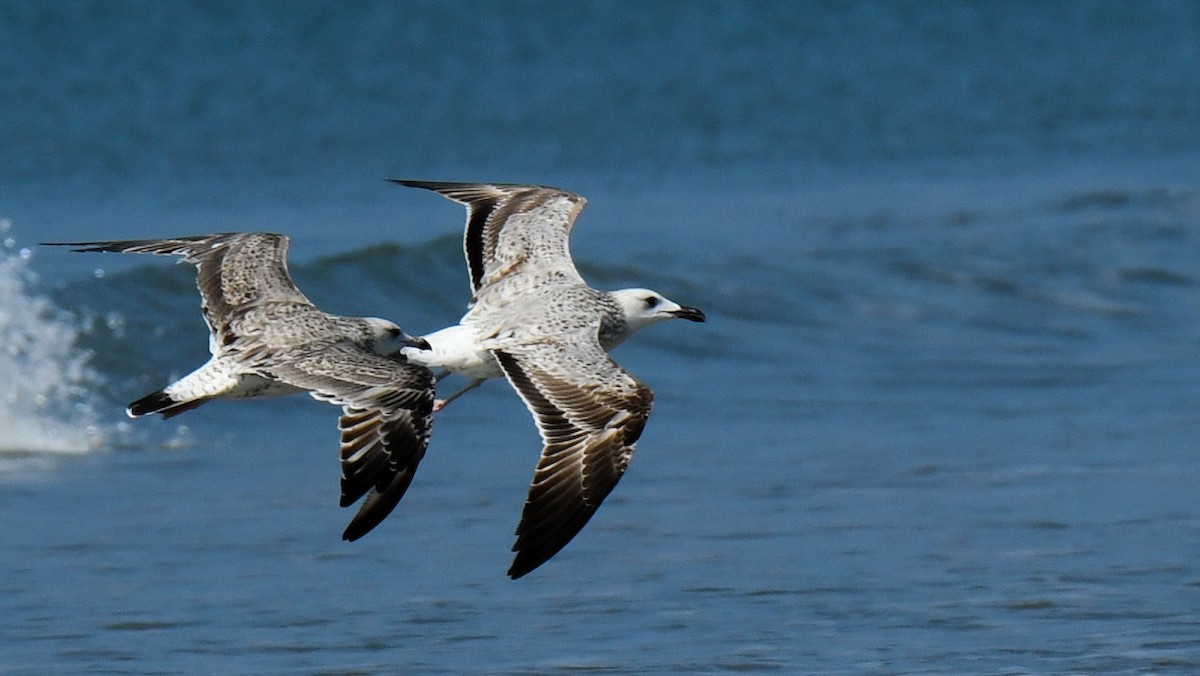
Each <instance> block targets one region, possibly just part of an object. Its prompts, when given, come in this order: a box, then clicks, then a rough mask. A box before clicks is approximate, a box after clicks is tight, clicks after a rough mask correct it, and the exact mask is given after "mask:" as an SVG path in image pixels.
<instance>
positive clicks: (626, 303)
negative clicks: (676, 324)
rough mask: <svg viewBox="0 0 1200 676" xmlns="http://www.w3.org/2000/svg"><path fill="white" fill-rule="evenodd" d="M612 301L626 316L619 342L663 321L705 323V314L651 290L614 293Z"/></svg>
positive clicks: (628, 290)
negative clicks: (676, 320)
mask: <svg viewBox="0 0 1200 676" xmlns="http://www.w3.org/2000/svg"><path fill="white" fill-rule="evenodd" d="M609 295H611V296H612V299H613V300H615V301H617V305H619V306H621V311H622V312H623V313H624V314H625V330H624V331H623V332H622V333H623V335H622V336H621V337H620V339H619V340H624V339H625V338H626V337H628V336H630V335H632V334H634V333H636V332H638V331H640V330H642V329H644V328H646V327H647V326H650V325H651V324H657V323H659V322H661V321H666V320H668V319H686V320H688V321H691V322H702V321H704V313H703V312H701V311H700V310H697V309H696V308H694V307H688V306H686V305H680V304H679V303H676V302H675V301H672V300H669V299H667V298H666V297H665V296H663V295H662V294H661V293H658V292H657V291H651V290H650V289H621V290H620V291H613V292H612V293H611V294H609Z"/></svg>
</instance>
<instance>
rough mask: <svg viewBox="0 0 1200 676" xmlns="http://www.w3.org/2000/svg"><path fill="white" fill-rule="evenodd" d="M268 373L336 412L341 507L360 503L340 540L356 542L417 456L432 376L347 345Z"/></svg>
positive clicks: (392, 499) (386, 509) (398, 492)
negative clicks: (339, 412) (340, 411)
mask: <svg viewBox="0 0 1200 676" xmlns="http://www.w3.org/2000/svg"><path fill="white" fill-rule="evenodd" d="M270 372H271V375H272V376H273V377H276V378H278V379H279V380H281V381H283V382H285V383H288V384H290V385H294V386H296V387H301V388H304V389H307V390H310V391H311V392H312V395H313V396H314V397H316V398H317V399H321V400H323V401H328V402H331V403H334V404H338V405H340V406H342V409H343V415H342V416H341V417H340V418H339V420H338V427H339V429H340V431H341V443H340V453H341V458H342V497H341V505H342V506H343V507H347V506H349V505H351V504H354V502H356V501H357V500H358V499H359V498H361V497H362V496H363V495H364V494H365V495H366V496H367V499H366V500H365V501H364V502H363V504H362V506H361V507H360V508H359V511H358V513H357V514H355V516H354V517H353V519H351V521H350V524H349V525H348V526H347V528H346V531H345V533H344V534H343V538H345V539H347V540H356V539H358V538H360V537H362V536H363V535H365V534H366V533H368V532H369V531H370V530H371V529H372V528H374V527H375V526H377V525H378V524H379V523H381V522H382V521H383V520H384V518H386V517H387V516H388V514H390V513H391V512H392V510H393V509H395V507H396V505H397V504H399V502H400V499H401V498H402V497H404V493H405V492H406V491H407V489H408V485H409V484H410V483H411V482H412V477H413V475H414V474H415V473H416V470H417V465H418V464H420V462H421V459H422V458H424V457H425V450H426V448H427V447H428V445H429V437H430V432H431V429H432V425H433V400H434V378H433V374H432V373H431V372H430V371H429V370H428V369H426V368H423V367H420V366H416V365H414V364H409V363H406V362H405V361H403V360H402V359H401V358H398V357H386V356H382V355H377V354H374V353H371V352H367V351H365V350H363V349H362V348H361V347H359V346H357V345H354V344H351V343H348V342H347V343H342V344H339V345H334V346H330V347H325V348H322V349H321V350H319V351H313V353H312V354H311V355H310V356H307V357H305V356H298V357H297V358H294V359H290V360H288V361H287V362H284V363H281V364H279V365H276V366H272V367H271V369H270Z"/></svg>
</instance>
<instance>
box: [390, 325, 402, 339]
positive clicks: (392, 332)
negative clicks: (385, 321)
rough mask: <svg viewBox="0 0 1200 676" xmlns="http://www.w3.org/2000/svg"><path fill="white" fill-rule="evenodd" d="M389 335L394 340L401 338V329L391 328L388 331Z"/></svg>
mask: <svg viewBox="0 0 1200 676" xmlns="http://www.w3.org/2000/svg"><path fill="white" fill-rule="evenodd" d="M387 334H388V335H389V336H391V337H392V338H399V337H400V327H398V326H389V327H388V329H387Z"/></svg>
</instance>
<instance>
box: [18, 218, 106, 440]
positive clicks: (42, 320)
mask: <svg viewBox="0 0 1200 676" xmlns="http://www.w3.org/2000/svg"><path fill="white" fill-rule="evenodd" d="M11 230H12V224H11V222H10V221H7V220H0V238H2V239H3V241H2V243H0V244H2V246H0V383H3V384H4V386H3V387H2V388H0V430H4V432H3V434H0V452H5V453H14V452H15V453H71V452H83V451H87V450H89V449H91V448H94V447H96V446H98V445H99V444H100V443H101V441H102V437H103V434H102V430H101V427H100V425H99V424H98V422H97V415H96V409H95V406H94V404H93V398H92V395H91V394H90V388H91V386H92V385H93V384H95V383H96V381H97V380H98V376H96V374H95V373H94V372H93V371H92V370H91V368H90V367H89V365H88V362H89V359H90V357H91V355H90V353H88V352H86V351H83V350H80V349H78V347H77V346H76V342H77V338H78V336H79V329H78V328H77V327H76V326H75V325H74V323H73V320H72V319H71V317H70V316H69V315H68V314H67V313H65V312H64V311H63V310H61V309H59V308H58V307H57V306H55V305H54V304H53V303H52V302H51V301H50V300H48V299H47V298H46V297H44V296H42V295H40V294H38V293H37V292H36V291H35V287H36V285H37V277H36V275H34V273H33V272H32V271H31V270H30V269H29V260H30V259H31V258H32V256H33V253H32V251H31V250H30V249H28V248H18V246H17V242H16V239H15V238H14V237H13V236H12V235H11Z"/></svg>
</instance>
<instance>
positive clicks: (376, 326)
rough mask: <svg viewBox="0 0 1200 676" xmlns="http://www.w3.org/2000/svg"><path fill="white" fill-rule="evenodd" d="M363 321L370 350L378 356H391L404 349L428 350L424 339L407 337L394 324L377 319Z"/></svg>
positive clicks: (367, 318)
mask: <svg viewBox="0 0 1200 676" xmlns="http://www.w3.org/2000/svg"><path fill="white" fill-rule="evenodd" d="M363 321H364V322H366V325H367V341H368V343H369V344H370V347H371V349H372V350H373V351H375V352H377V353H379V354H393V353H395V352H399V351H400V349H401V348H405V347H415V348H417V349H418V350H428V349H429V343H428V342H427V341H426V340H425V339H424V338H418V337H416V336H410V335H408V334H407V333H405V332H404V331H403V330H402V329H401V328H400V327H399V326H397V325H396V324H395V322H390V321H388V320H386V319H380V318H378V317H363Z"/></svg>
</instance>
